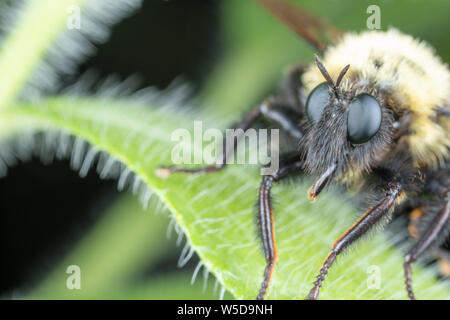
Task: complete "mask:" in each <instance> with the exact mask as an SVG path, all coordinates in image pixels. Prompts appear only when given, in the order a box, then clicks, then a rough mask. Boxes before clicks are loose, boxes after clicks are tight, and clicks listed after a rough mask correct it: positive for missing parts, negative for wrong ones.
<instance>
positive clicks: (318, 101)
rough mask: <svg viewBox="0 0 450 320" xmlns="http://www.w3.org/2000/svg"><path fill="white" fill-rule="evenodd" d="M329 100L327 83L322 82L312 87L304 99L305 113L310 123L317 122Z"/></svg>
mask: <svg viewBox="0 0 450 320" xmlns="http://www.w3.org/2000/svg"><path fill="white" fill-rule="evenodd" d="M329 101H330V89H329V86H328V83H326V82H324V83H321V84H319V85H318V86H317V87H315V88H314V90H313V91H311V93H310V94H309V97H308V100H307V101H306V115H307V117H308V120H309V121H310V122H311V123H317V122H319V120H320V118H321V117H322V113H323V109H325V107H326V106H327V104H328V102H329Z"/></svg>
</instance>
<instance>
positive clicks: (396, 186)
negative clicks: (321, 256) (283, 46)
mask: <svg viewBox="0 0 450 320" xmlns="http://www.w3.org/2000/svg"><path fill="white" fill-rule="evenodd" d="M255 1H257V2H259V3H260V4H261V5H263V6H264V7H266V8H267V9H269V11H270V12H272V13H273V14H274V15H275V16H276V17H277V18H279V19H280V20H281V21H282V22H283V23H284V24H286V25H287V26H288V27H289V28H290V29H291V30H293V31H294V32H296V33H297V34H298V35H299V36H300V37H302V38H303V39H305V40H306V41H307V42H308V43H310V44H311V45H312V46H313V47H314V48H315V49H316V50H317V53H318V54H320V55H321V56H322V58H319V57H318V56H317V55H316V56H315V59H314V60H315V61H314V62H313V63H311V64H309V65H306V66H299V67H296V68H293V69H292V70H291V71H290V73H289V74H288V75H287V77H286V85H285V91H286V95H285V96H286V98H284V99H281V98H280V99H272V100H268V101H266V102H264V103H262V104H261V105H260V106H259V107H257V108H255V109H253V110H251V111H250V112H249V113H248V114H247V115H246V116H245V117H244V118H243V120H242V121H241V122H240V123H239V124H238V125H237V128H240V129H244V130H246V129H248V128H250V127H251V126H252V125H253V124H254V123H255V121H256V120H258V119H260V118H264V119H266V120H268V121H272V122H274V123H277V124H278V125H279V126H280V128H281V129H282V130H283V131H284V132H285V133H286V134H287V135H289V136H291V137H292V138H293V140H294V141H296V142H295V146H296V147H297V152H295V154H294V155H293V156H292V155H291V156H285V157H282V159H281V162H280V167H279V170H278V171H277V172H276V173H275V174H272V175H265V176H263V177H262V182H261V185H260V190H259V196H258V217H259V219H260V225H259V228H260V233H261V238H262V242H263V248H264V253H265V259H266V267H265V270H264V275H263V280H262V284H261V288H260V291H259V294H258V295H257V299H264V297H265V295H266V293H267V290H268V287H269V284H270V280H271V278H272V275H273V273H274V268H275V265H276V263H277V258H278V257H277V249H276V242H275V231H274V230H275V226H274V218H273V210H272V205H271V198H270V193H271V188H272V185H273V184H274V183H277V182H279V181H281V180H283V179H285V178H287V177H289V176H291V175H293V174H296V173H299V172H306V173H310V174H313V175H315V176H316V177H317V178H316V179H315V181H314V182H313V185H312V186H311V188H310V189H309V191H308V195H307V196H308V197H309V199H311V200H314V199H316V198H317V196H318V195H319V194H320V192H321V191H322V190H323V189H324V187H325V186H327V185H328V184H329V183H330V182H332V181H334V182H337V183H339V184H340V185H343V186H345V187H346V188H349V189H350V188H353V189H355V188H358V190H359V191H360V192H363V191H364V192H366V193H370V194H371V199H372V200H371V201H370V203H367V204H366V207H367V210H366V211H365V212H364V213H363V214H362V215H361V216H360V217H359V219H358V220H357V221H356V222H355V223H354V224H353V225H352V226H351V227H350V228H349V229H348V230H347V231H346V232H345V233H344V234H343V235H342V236H341V237H339V238H338V239H337V240H336V242H334V244H333V245H332V248H331V251H330V253H329V254H328V256H327V257H326V258H325V261H324V262H323V265H322V266H321V268H320V271H319V274H318V276H317V278H316V280H315V282H314V284H313V287H312V289H311V291H310V292H309V295H308V296H307V299H317V297H318V295H319V290H320V288H321V286H322V283H323V281H324V280H325V277H326V275H327V273H328V271H329V269H330V268H331V266H332V265H333V263H334V262H335V260H336V258H337V257H338V256H339V255H340V254H341V253H342V252H343V251H344V250H346V249H347V248H348V247H349V246H351V245H352V244H353V243H355V242H357V241H358V240H360V239H361V238H362V236H363V235H365V234H367V233H368V232H369V231H370V230H372V229H374V227H375V226H379V225H383V224H384V223H386V222H387V221H388V220H389V219H390V217H391V216H392V214H393V213H396V214H397V213H399V212H400V211H402V210H410V211H411V212H412V214H411V216H413V220H411V221H413V222H414V223H411V224H410V226H409V229H410V231H412V234H413V233H414V234H413V235H414V236H415V238H416V241H415V243H414V245H413V246H412V248H411V249H410V250H409V251H408V252H407V253H406V255H405V259H404V277H405V284H406V290H407V294H408V297H409V298H410V299H414V293H413V289H412V279H411V278H412V277H411V264H412V263H413V262H415V261H416V260H417V259H418V258H419V257H420V256H421V255H423V253H424V252H426V251H428V250H431V249H433V248H436V247H439V246H440V245H441V244H443V243H444V241H445V240H446V239H448V238H449V233H450V219H449V216H450V195H449V191H448V190H449V186H450V175H449V171H448V170H449V167H450V162H449V154H450V153H449V149H450V137H449V132H450V71H449V69H448V67H447V66H446V65H445V64H444V63H442V61H441V60H440V58H439V57H437V56H436V55H435V54H434V52H433V50H432V48H431V47H430V46H429V45H427V44H426V43H424V42H421V41H419V40H417V39H414V38H413V37H411V36H409V35H406V34H403V33H401V32H399V31H397V30H396V29H390V30H388V31H386V32H384V31H366V32H362V33H359V34H355V33H342V32H340V31H338V30H337V29H336V28H334V27H332V26H330V25H329V24H328V23H326V22H325V21H323V20H321V19H318V18H316V17H314V16H312V15H310V14H309V13H307V12H305V11H303V10H299V9H298V8H297V7H294V6H293V5H291V4H289V3H286V2H283V1H277V0H255ZM238 140H239V139H236V141H238ZM229 154H230V150H224V152H223V161H222V162H220V164H218V165H215V166H208V167H203V168H198V169H186V168H181V167H174V166H170V167H165V168H163V169H159V170H158V175H160V176H163V175H165V176H167V175H168V174H170V173H172V172H182V173H209V172H215V171H218V170H221V169H223V168H224V167H225V164H226V159H227V156H228V155H229Z"/></svg>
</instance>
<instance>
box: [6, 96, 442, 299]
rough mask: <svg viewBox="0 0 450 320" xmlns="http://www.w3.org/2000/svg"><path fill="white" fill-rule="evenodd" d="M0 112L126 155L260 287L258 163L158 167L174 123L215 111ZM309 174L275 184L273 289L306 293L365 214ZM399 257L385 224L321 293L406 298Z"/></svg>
mask: <svg viewBox="0 0 450 320" xmlns="http://www.w3.org/2000/svg"><path fill="white" fill-rule="evenodd" d="M211 118H213V120H211ZM0 119H1V120H2V121H5V122H7V123H15V124H17V125H24V124H27V125H28V126H33V127H35V128H38V127H39V128H41V129H46V130H49V129H58V130H63V131H66V132H70V133H72V134H74V135H76V136H77V137H79V138H82V139H85V140H86V141H88V142H89V143H90V144H91V145H92V146H94V147H95V148H96V149H98V150H102V151H106V152H108V153H109V154H110V155H112V156H113V157H114V158H116V159H117V160H119V161H121V162H122V163H124V164H125V165H126V166H127V167H128V168H129V169H130V170H132V171H133V172H135V173H136V174H137V175H138V176H139V177H140V178H141V179H142V180H143V181H144V182H145V184H146V185H147V186H148V187H149V188H150V189H151V190H152V192H154V193H155V194H156V195H158V197H159V198H160V199H161V201H163V202H164V204H165V205H166V206H167V207H168V208H169V209H170V211H171V212H172V214H173V216H174V218H175V220H176V222H177V223H178V225H179V226H180V227H181V229H182V230H183V231H184V233H185V234H186V237H187V239H188V241H189V244H190V245H191V247H192V248H193V249H194V250H195V252H196V253H197V254H198V255H199V256H200V259H201V260H202V262H203V264H204V265H205V266H206V267H207V268H208V270H209V271H211V272H212V273H213V274H214V275H215V276H216V277H217V279H218V280H219V281H220V283H221V284H222V285H224V286H225V288H226V289H227V290H228V291H229V292H230V293H232V294H233V296H234V297H236V298H249V299H253V298H255V297H256V294H257V292H258V289H259V286H260V282H261V279H262V275H263V269H264V265H265V264H264V258H263V254H262V252H261V249H260V248H261V246H260V241H259V239H258V237H257V230H256V227H255V224H254V222H255V212H254V209H253V205H254V202H255V199H256V195H257V190H258V185H259V181H260V176H259V170H258V168H256V167H252V166H248V167H247V166H245V167H244V166H231V167H229V168H227V169H226V170H224V171H222V172H220V173H214V174H210V175H203V176H185V175H173V176H171V177H170V178H169V179H166V180H162V179H160V178H158V177H156V176H155V175H154V171H155V169H156V168H157V167H158V166H159V165H161V164H170V163H171V159H170V158H171V157H170V156H171V149H172V148H173V146H174V144H175V143H174V142H172V141H171V134H172V132H173V131H174V130H175V129H177V128H187V129H192V126H193V120H194V119H205V120H206V121H205V123H204V128H205V129H206V128H208V127H215V126H218V125H219V124H220V123H222V122H223V121H224V120H227V119H221V120H220V121H216V120H214V115H201V114H197V115H193V114H190V113H187V112H182V111H179V110H176V109H174V108H159V109H157V108H148V107H142V106H138V105H136V106H133V104H132V103H131V102H128V101H121V100H114V101H111V100H105V99H93V98H79V99H77V98H63V97H60V98H52V99H47V100H44V101H42V102H41V104H40V105H39V106H32V105H21V106H18V107H17V108H11V109H8V110H4V111H3V112H2V113H1V114H0ZM0 125H1V123H0ZM309 184H310V181H307V179H306V180H305V182H303V183H298V184H296V185H279V186H278V185H277V186H276V187H275V188H274V191H275V194H276V199H277V205H276V206H275V210H276V217H275V223H276V234H277V243H278V251H279V264H278V265H277V268H276V270H275V274H274V278H273V281H272V286H271V290H270V292H269V295H268V298H269V299H275V298H276V299H294V298H295V299H302V298H304V297H305V296H306V294H307V292H308V290H309V289H310V287H311V283H312V281H313V280H314V276H315V274H316V272H317V270H318V268H319V266H320V265H321V262H322V261H323V259H324V257H325V256H326V255H327V253H328V251H329V249H330V246H331V244H332V243H333V241H334V240H335V239H336V238H337V237H339V235H340V234H341V233H342V232H344V231H345V230H346V229H347V228H348V227H349V226H350V225H351V224H352V223H353V222H354V220H355V219H356V218H357V216H358V214H359V213H358V212H357V211H355V209H354V208H353V207H352V206H351V205H349V204H348V203H347V202H346V201H345V200H343V197H342V195H339V194H334V193H331V192H327V193H324V194H323V195H321V197H320V199H319V200H318V201H317V202H316V203H314V204H312V203H310V202H309V201H308V200H307V199H306V190H307V188H308V186H309ZM402 264H403V257H402V253H401V251H400V250H399V249H398V248H395V247H393V246H392V242H391V241H390V240H389V239H388V237H387V235H386V233H382V232H381V233H377V234H376V235H375V236H374V237H373V238H371V239H368V240H366V241H363V242H362V243H361V244H360V245H359V246H356V248H354V249H352V250H350V252H349V253H348V254H346V255H343V256H341V257H339V259H338V262H337V264H336V265H335V266H334V267H333V268H332V269H331V270H330V272H329V276H328V277H327V279H326V281H325V285H324V287H323V290H322V292H321V296H320V297H321V298H322V299H402V298H406V293H405V289H404V284H403V271H402ZM370 266H376V267H377V268H378V269H377V270H379V272H380V276H381V283H380V287H379V289H370V288H369V287H368V286H367V281H368V279H369V276H370V274H369V273H368V271H371V270H372V269H371V268H369V267H370ZM413 269H414V276H413V280H414V282H413V284H414V289H415V291H416V293H417V297H418V298H421V299H438V298H439V299H448V298H450V290H449V287H448V285H447V284H446V283H444V282H441V281H438V280H437V279H436V277H435V272H434V271H433V270H431V269H429V268H427V269H424V268H422V267H420V266H419V265H414V267H413Z"/></svg>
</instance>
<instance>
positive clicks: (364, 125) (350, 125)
mask: <svg viewBox="0 0 450 320" xmlns="http://www.w3.org/2000/svg"><path fill="white" fill-rule="evenodd" d="M380 125H381V107H380V104H379V103H378V101H377V99H375V98H374V97H373V96H371V95H370V94H367V93H363V94H360V95H358V96H356V98H355V99H354V100H353V101H352V103H351V104H350V107H349V109H348V118H347V132H348V137H349V140H350V141H351V142H352V143H354V144H361V143H364V142H367V141H369V140H370V139H371V138H372V137H373V136H374V135H375V134H376V133H377V132H378V130H379V129H380Z"/></svg>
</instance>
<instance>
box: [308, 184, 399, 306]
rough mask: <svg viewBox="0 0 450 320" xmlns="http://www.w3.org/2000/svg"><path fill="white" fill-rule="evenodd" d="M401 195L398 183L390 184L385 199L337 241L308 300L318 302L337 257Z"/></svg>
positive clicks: (386, 211) (389, 208)
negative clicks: (322, 287)
mask: <svg viewBox="0 0 450 320" xmlns="http://www.w3.org/2000/svg"><path fill="white" fill-rule="evenodd" d="M401 193H402V187H401V185H399V184H397V183H390V184H388V188H387V191H386V194H385V196H384V198H383V199H382V200H381V201H380V202H379V203H378V204H377V205H375V206H373V207H372V208H370V209H369V210H367V211H366V212H365V213H364V214H363V215H362V216H361V217H360V218H359V219H358V220H357V221H356V222H355V223H354V224H353V225H352V226H351V227H350V228H349V229H348V230H347V231H346V232H345V233H344V234H343V235H342V236H341V237H340V238H339V239H337V240H336V242H335V243H334V244H333V246H332V248H331V251H330V253H329V254H328V256H327V257H326V258H325V261H324V262H323V264H322V267H321V268H320V270H319V275H318V276H317V280H316V281H315V282H314V287H313V288H312V289H311V291H310V292H309V295H308V297H307V299H308V300H316V299H317V297H318V296H319V290H320V287H321V286H322V283H323V281H324V280H325V276H326V275H327V273H328V270H329V269H330V268H331V266H332V265H333V263H334V261H335V260H336V258H337V256H338V255H339V254H340V253H342V251H344V249H346V248H347V247H348V246H350V245H351V244H352V243H354V242H355V241H357V240H359V239H360V238H361V237H362V236H363V235H364V234H366V233H367V232H368V231H369V230H370V229H372V227H373V226H374V225H376V224H377V223H379V222H380V221H382V220H383V218H385V217H386V215H387V214H388V213H389V211H390V210H391V209H392V208H393V207H394V204H395V200H396V199H397V198H398V197H399V196H400V194H401Z"/></svg>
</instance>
